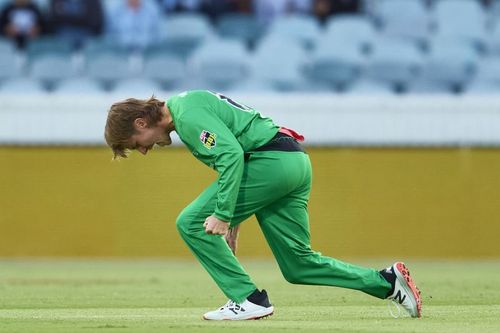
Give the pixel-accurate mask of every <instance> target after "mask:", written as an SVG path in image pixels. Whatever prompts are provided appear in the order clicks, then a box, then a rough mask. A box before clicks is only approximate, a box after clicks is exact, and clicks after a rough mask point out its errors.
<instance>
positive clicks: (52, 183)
mask: <svg viewBox="0 0 500 333" xmlns="http://www.w3.org/2000/svg"><path fill="white" fill-rule="evenodd" d="M308 151H309V154H310V156H311V159H312V163H313V170H314V182H313V191H312V195H311V202H310V207H309V208H310V218H311V234H312V244H313V248H314V249H316V250H318V251H321V252H322V253H323V254H326V255H331V256H334V257H340V258H341V257H346V256H363V257H370V256H373V257H380V256H390V257H398V258H399V257H404V256H412V257H425V258H428V257H438V258H441V257H454V258H461V257H500V242H498V237H499V235H500V150H498V149H420V148H418V149H417V148H408V149H399V148H398V149H392V148H391V149H389V148H387V149H363V148H308ZM0 161H1V163H0V188H1V190H0V191H1V192H0V196H1V197H0V199H1V200H0V256H3V257H9V256H175V257H178V256H191V254H190V253H189V251H188V250H187V248H186V246H185V245H184V244H183V243H182V241H181V240H180V238H179V236H178V235H177V231H176V229H175V218H176V216H177V214H178V213H179V212H180V210H181V209H182V208H183V207H184V206H185V205H187V204H188V203H189V202H190V200H191V199H193V198H194V197H195V196H196V195H197V194H198V193H199V192H200V191H202V190H203V188H204V187H205V186H207V185H208V184H209V183H210V182H211V181H212V180H214V179H215V173H214V172H213V171H211V170H210V169H209V168H207V167H205V166H203V165H202V164H201V163H199V162H197V161H196V160H195V159H194V157H192V156H191V155H190V154H189V152H188V151H187V150H185V149H183V148H170V149H160V150H157V151H153V152H152V153H151V154H150V155H149V156H147V157H143V156H142V155H140V154H138V153H133V154H132V156H131V158H130V159H129V160H126V161H120V162H111V153H110V151H108V149H106V148H103V147H90V148H89V147H79V148H74V147H72V148H37V147H32V148H26V147H18V148H15V147H1V148H0ZM239 254H240V255H241V256H270V255H271V254H270V251H269V249H268V247H267V245H266V244H265V241H264V239H263V237H262V236H261V235H260V232H259V230H258V225H257V223H256V221H255V220H253V219H252V220H249V221H247V222H245V223H244V224H243V226H242V236H241V241H240V252H239Z"/></svg>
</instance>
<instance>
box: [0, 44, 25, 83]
mask: <svg viewBox="0 0 500 333" xmlns="http://www.w3.org/2000/svg"><path fill="white" fill-rule="evenodd" d="M20 75H21V67H20V62H19V58H18V57H17V55H16V53H15V51H14V49H13V48H12V47H11V45H10V44H0V82H1V81H3V80H7V79H12V78H16V77H18V76H20Z"/></svg>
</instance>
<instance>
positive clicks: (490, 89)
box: [465, 80, 500, 96]
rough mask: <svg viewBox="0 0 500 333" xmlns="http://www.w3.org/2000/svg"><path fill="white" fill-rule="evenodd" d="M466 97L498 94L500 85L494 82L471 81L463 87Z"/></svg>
mask: <svg viewBox="0 0 500 333" xmlns="http://www.w3.org/2000/svg"><path fill="white" fill-rule="evenodd" d="M465 93H466V94H467V95H496V96H498V94H500V83H498V82H494V81H480V80H473V81H472V82H469V84H468V85H467V86H466V87H465Z"/></svg>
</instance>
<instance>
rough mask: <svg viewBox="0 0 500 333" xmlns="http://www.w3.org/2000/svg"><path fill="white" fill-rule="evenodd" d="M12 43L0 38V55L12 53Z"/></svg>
mask: <svg viewBox="0 0 500 333" xmlns="http://www.w3.org/2000/svg"><path fill="white" fill-rule="evenodd" d="M14 49H15V48H14V43H12V41H10V40H9V39H6V38H2V37H0V54H1V53H4V52H14Z"/></svg>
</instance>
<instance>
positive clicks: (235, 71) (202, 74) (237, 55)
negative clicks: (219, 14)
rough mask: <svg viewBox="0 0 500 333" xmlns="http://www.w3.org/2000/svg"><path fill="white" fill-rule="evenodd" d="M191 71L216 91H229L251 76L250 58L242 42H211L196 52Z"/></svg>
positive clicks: (191, 60)
mask: <svg viewBox="0 0 500 333" xmlns="http://www.w3.org/2000/svg"><path fill="white" fill-rule="evenodd" d="M189 65H190V66H189V70H191V71H192V72H193V73H192V74H193V75H195V76H197V77H198V78H199V79H200V80H201V82H206V83H207V84H209V85H210V86H211V87H213V88H214V89H219V90H220V89H227V88H229V87H230V86H231V85H235V84H239V83H242V82H243V81H245V80H246V79H247V78H248V76H249V74H250V58H249V55H248V53H247V51H246V49H245V47H244V46H243V44H242V43H241V42H237V41H235V40H221V39H218V40H211V41H210V42H206V43H205V44H204V45H203V46H202V47H201V48H200V49H198V50H196V52H195V53H194V54H193V56H192V57H191V59H190V61H189Z"/></svg>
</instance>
